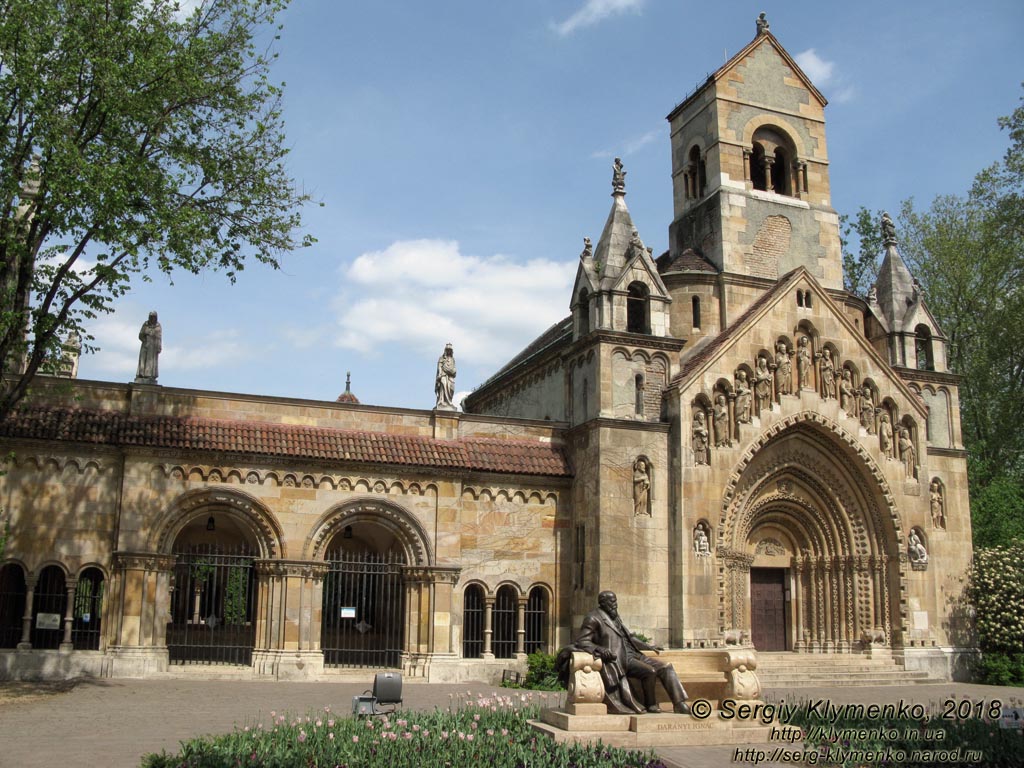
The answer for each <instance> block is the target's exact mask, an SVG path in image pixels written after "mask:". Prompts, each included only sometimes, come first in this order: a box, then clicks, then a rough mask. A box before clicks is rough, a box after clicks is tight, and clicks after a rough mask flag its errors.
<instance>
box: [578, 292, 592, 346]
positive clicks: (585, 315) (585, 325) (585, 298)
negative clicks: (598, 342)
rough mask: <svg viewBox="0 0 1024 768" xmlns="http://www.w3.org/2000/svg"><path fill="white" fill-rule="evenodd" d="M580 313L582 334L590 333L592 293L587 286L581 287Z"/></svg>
mask: <svg viewBox="0 0 1024 768" xmlns="http://www.w3.org/2000/svg"><path fill="white" fill-rule="evenodd" d="M578 311H579V313H580V322H579V329H580V336H586V335H587V334H588V333H590V294H589V293H588V292H587V289H586V288H580V300H579V308H578Z"/></svg>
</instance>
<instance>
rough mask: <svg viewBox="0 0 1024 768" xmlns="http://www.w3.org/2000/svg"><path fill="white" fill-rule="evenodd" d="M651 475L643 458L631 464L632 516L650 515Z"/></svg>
mask: <svg viewBox="0 0 1024 768" xmlns="http://www.w3.org/2000/svg"><path fill="white" fill-rule="evenodd" d="M650 499H651V473H650V470H649V469H648V468H647V462H646V461H645V460H644V459H643V458H639V459H637V460H636V461H635V462H634V463H633V514H634V515H649V514H651V506H650Z"/></svg>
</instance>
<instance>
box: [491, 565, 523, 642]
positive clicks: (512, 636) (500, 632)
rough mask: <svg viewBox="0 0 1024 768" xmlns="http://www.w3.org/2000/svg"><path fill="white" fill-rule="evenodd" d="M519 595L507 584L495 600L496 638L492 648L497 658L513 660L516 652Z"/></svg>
mask: <svg viewBox="0 0 1024 768" xmlns="http://www.w3.org/2000/svg"><path fill="white" fill-rule="evenodd" d="M518 601H519V595H518V594H517V593H516V589H515V587H513V586H511V585H509V584H506V585H505V586H503V587H501V588H500V589H499V590H498V593H497V595H496V596H495V599H494V615H493V617H492V620H491V626H492V627H493V629H494V636H493V640H492V643H491V647H492V649H493V651H494V656H495V658H498V659H511V658H512V657H513V656H514V655H515V652H516V630H517V629H518V628H519V627H518V626H516V625H517V623H518V622H517V619H518V618H519V609H518V605H517V603H518Z"/></svg>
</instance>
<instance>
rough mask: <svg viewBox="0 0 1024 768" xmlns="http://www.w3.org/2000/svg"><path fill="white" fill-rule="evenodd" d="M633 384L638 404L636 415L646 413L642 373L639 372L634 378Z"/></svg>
mask: <svg viewBox="0 0 1024 768" xmlns="http://www.w3.org/2000/svg"><path fill="white" fill-rule="evenodd" d="M633 386H634V388H635V392H634V400H635V406H636V415H637V416H643V415H644V377H643V376H642V375H641V374H639V373H638V374H637V375H636V378H634V379H633Z"/></svg>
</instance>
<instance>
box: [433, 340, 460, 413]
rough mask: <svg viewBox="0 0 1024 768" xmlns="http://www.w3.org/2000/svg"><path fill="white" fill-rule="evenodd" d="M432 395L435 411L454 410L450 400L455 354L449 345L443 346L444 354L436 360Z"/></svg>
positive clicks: (453, 378)
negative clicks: (433, 396) (435, 400)
mask: <svg viewBox="0 0 1024 768" xmlns="http://www.w3.org/2000/svg"><path fill="white" fill-rule="evenodd" d="M434 394H435V395H436V396H437V405H436V406H434V407H435V408H436V409H437V410H441V411H454V410H455V405H454V404H453V403H452V398H453V397H454V396H455V352H454V351H453V350H452V345H451V344H450V343H449V344H446V345H445V347H444V352H442V353H441V357H439V358H438V359H437V377H436V378H435V379H434Z"/></svg>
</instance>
